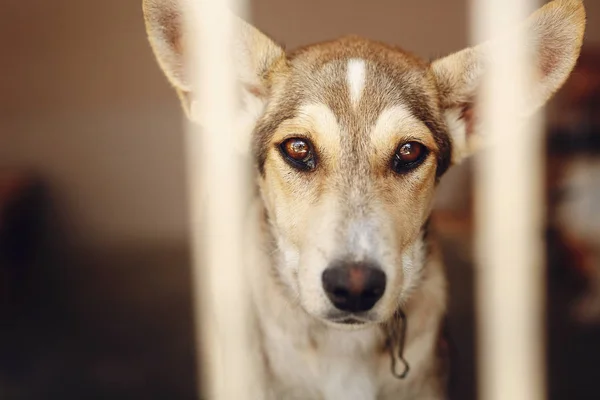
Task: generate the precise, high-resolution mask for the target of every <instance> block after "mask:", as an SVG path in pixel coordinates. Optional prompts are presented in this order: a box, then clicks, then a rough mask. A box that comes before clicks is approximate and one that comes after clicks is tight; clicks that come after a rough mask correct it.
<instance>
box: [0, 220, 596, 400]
mask: <svg viewBox="0 0 600 400" xmlns="http://www.w3.org/2000/svg"><path fill="white" fill-rule="evenodd" d="M457 226H458V228H457ZM440 233H441V236H442V238H443V240H442V244H443V250H444V253H445V256H446V260H447V264H448V266H449V268H448V274H449V278H450V283H451V296H450V298H451V302H450V318H449V328H450V333H451V336H452V343H453V349H454V354H455V356H456V359H455V360H454V366H453V377H454V381H453V385H452V394H453V396H452V398H453V399H457V400H470V399H475V398H476V397H475V394H474V392H475V382H476V381H475V370H476V368H475V357H474V347H475V342H474V340H475V331H474V324H473V307H474V303H473V301H474V300H473V294H472V285H473V274H472V260H471V253H472V252H471V249H472V246H471V242H470V240H471V238H470V234H469V232H468V230H465V228H464V226H461V225H460V224H458V225H454V226H453V225H452V224H449V225H448V226H443V224H442V227H441V230H440ZM555 258H556V260H554V261H555V263H560V262H561V260H560V259H558V257H555ZM188 265H189V258H188V256H187V253H186V250H185V249H160V248H144V249H138V250H136V251H134V250H127V251H114V252H105V251H100V250H95V251H94V250H89V251H87V252H81V253H79V254H78V255H76V256H71V257H69V258H68V259H65V258H61V259H60V260H58V259H56V260H54V261H53V262H52V263H50V264H49V265H43V266H42V267H40V269H39V270H38V271H39V272H40V276H41V277H43V278H41V279H39V281H38V282H36V286H35V288H37V289H36V290H37V292H38V293H40V296H37V297H32V298H28V299H24V301H25V303H23V304H24V305H23V308H22V310H23V311H22V312H24V314H21V315H14V314H13V315H8V316H6V317H5V318H3V320H2V321H0V324H1V328H0V398H1V399H2V400H13V399H14V400H21V399H111V400H119V399H123V400H125V399H127V400H129V399H169V400H176V399H194V398H196V394H195V393H196V391H195V387H196V383H195V371H194V338H193V333H192V328H193V323H192V309H191V303H192V298H191V292H190V288H191V286H190V285H191V279H190V278H191V277H190V270H189V268H188ZM550 271H551V274H550V276H551V279H550V284H549V287H551V289H552V290H551V294H550V296H549V298H550V302H551V310H550V312H549V322H548V326H549V330H548V331H549V344H550V349H551V351H550V353H549V360H548V364H549V371H550V380H549V381H550V388H549V394H550V399H551V400H559V399H560V400H587V399H590V400H591V399H598V398H600V390H599V389H598V388H597V386H596V385H597V384H598V383H599V382H600V363H599V362H598V360H600V329H592V328H586V329H584V328H582V327H578V326H576V325H574V324H573V323H571V322H569V321H568V319H567V304H568V303H569V302H570V300H571V299H572V296H573V292H572V290H571V286H572V285H571V284H570V280H569V279H567V278H566V276H565V274H564V273H563V272H561V271H563V270H562V269H561V268H560V267H559V266H556V265H553V266H552V268H551V269H550ZM508 295H510V293H507V296H508Z"/></svg>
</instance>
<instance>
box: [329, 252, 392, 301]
mask: <svg viewBox="0 0 600 400" xmlns="http://www.w3.org/2000/svg"><path fill="white" fill-rule="evenodd" d="M322 281H323V288H324V289H325V293H326V294H327V297H329V300H331V302H332V303H333V305H334V306H335V307H336V308H338V309H339V310H342V311H348V312H362V311H368V310H370V309H371V308H373V306H374V305H375V303H377V301H378V300H379V299H380V298H381V296H383V292H385V281H386V277H385V274H384V273H383V271H382V270H381V269H380V268H378V267H377V265H374V264H372V263H365V262H356V263H355V262H335V263H334V264H332V265H330V266H329V267H328V268H327V269H326V270H325V271H324V272H323V276H322Z"/></svg>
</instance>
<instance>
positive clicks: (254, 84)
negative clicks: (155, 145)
mask: <svg viewBox="0 0 600 400" xmlns="http://www.w3.org/2000/svg"><path fill="white" fill-rule="evenodd" d="M192 1H201V0H144V1H143V10H144V19H145V21H146V30H147V33H148V38H149V41H150V44H151V47H152V49H153V51H154V54H155V56H156V58H157V59H158V63H159V65H160V67H161V68H162V70H163V72H164V73H165V75H166V76H167V78H168V79H169V81H170V82H171V84H172V85H173V86H174V87H175V89H176V91H177V93H178V95H179V97H180V99H181V103H182V105H183V108H184V110H185V112H186V114H187V116H188V117H190V118H191V119H193V120H194V121H196V122H199V123H202V117H201V116H200V115H198V114H197V113H196V111H197V110H195V107H194V93H193V91H192V84H191V82H190V66H189V59H190V58H191V54H189V51H188V49H189V46H190V39H191V38H190V36H192V34H190V32H193V31H194V27H193V26H189V25H186V26H184V24H185V23H188V24H193V21H189V20H188V18H189V16H190V15H191V11H190V8H191V6H190V2H192ZM228 17H230V18H232V20H233V26H234V31H235V36H234V39H233V46H234V48H233V49H232V52H231V53H232V55H233V58H234V59H233V63H234V64H235V72H236V75H237V78H238V83H239V87H240V89H241V90H243V94H242V98H243V99H244V101H245V103H246V104H247V103H249V102H252V106H253V108H254V110H253V111H254V113H255V114H256V113H257V110H256V108H257V107H256V106H257V105H258V106H261V104H262V105H263V106H264V102H265V101H266V97H267V96H268V93H269V89H270V78H271V72H272V71H273V70H274V69H275V68H276V67H278V66H279V67H282V66H284V65H285V52H284V51H283V49H282V48H281V47H280V46H278V45H277V44H275V43H274V42H273V41H272V40H271V39H269V38H268V37H267V36H265V35H264V34H263V33H261V32H260V31H258V30H257V29H256V28H254V27H253V26H251V25H249V24H248V23H246V22H244V21H243V20H241V19H240V18H238V17H236V16H235V15H233V14H228ZM186 28H187V29H186Z"/></svg>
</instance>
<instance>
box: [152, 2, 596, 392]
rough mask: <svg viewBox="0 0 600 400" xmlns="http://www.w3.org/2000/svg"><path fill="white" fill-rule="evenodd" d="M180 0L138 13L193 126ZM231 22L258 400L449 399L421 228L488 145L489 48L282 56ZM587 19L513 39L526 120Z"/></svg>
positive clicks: (550, 16) (428, 236) (339, 49)
mask: <svg viewBox="0 0 600 400" xmlns="http://www.w3.org/2000/svg"><path fill="white" fill-rule="evenodd" d="M189 1H198V0H144V7H143V9H144V15H145V22H146V28H147V33H148V37H149V41H150V44H151V47H152V49H153V51H154V54H155V56H156V58H157V60H158V63H159V65H160V67H161V68H162V70H163V72H164V73H165V75H166V77H167V78H168V80H169V81H170V82H171V84H172V85H173V87H174V89H175V90H176V92H177V93H178V95H179V98H180V100H181V104H182V107H183V109H184V111H185V113H186V114H187V115H188V117H189V118H190V119H192V120H193V121H195V122H198V123H200V124H201V123H202V116H201V115H200V114H199V113H197V112H196V111H195V110H196V108H197V107H195V95H194V92H193V90H192V89H191V88H192V86H191V84H190V79H189V70H188V69H187V68H186V47H187V46H186V43H187V42H188V41H189V38H188V37H186V32H188V31H187V30H185V29H183V27H182V24H183V22H182V21H183V20H184V16H186V12H187V11H186V10H188V8H187V7H188V6H189ZM186 4H187V5H186ZM232 18H234V19H235V26H236V31H237V35H236V39H235V46H236V51H235V52H234V53H235V54H234V57H235V60H234V61H235V67H236V73H237V76H238V80H239V82H238V83H239V88H240V90H241V96H242V97H243V99H244V109H243V110H242V111H241V112H242V114H241V115H243V118H245V121H251V122H250V126H251V129H249V130H248V132H247V134H248V143H249V149H248V151H249V154H251V155H252V157H253V159H254V161H255V166H256V188H257V196H256V201H255V206H254V208H253V210H254V211H253V212H254V214H253V215H254V218H255V221H257V224H256V225H255V230H256V232H254V235H257V236H258V237H259V242H260V246H257V247H256V248H253V249H251V250H249V254H248V259H249V260H251V262H249V264H251V265H250V266H249V268H251V269H252V273H251V274H249V276H250V277H251V288H252V290H251V292H252V310H253V312H254V313H255V317H256V330H255V333H256V335H257V337H258V338H259V341H258V346H259V347H258V348H257V352H259V353H260V355H261V356H260V357H259V359H260V368H261V376H262V378H263V379H264V382H265V387H266V388H267V391H268V394H267V397H266V398H268V399H292V400H294V399H298V400H299V399H302V400H307V399H324V400H339V399H346V400H352V399H356V400H359V399H360V400H370V399H382V400H387V399H396V400H398V399H419V400H427V399H432V400H439V399H445V398H447V389H446V383H447V362H446V359H445V357H444V354H445V351H444V349H443V345H442V340H441V339H442V328H443V320H444V317H445V313H446V305H447V281H446V277H445V272H444V264H443V262H442V258H441V255H440V251H439V249H438V247H437V245H436V242H435V239H434V235H433V232H431V231H430V229H429V228H430V227H429V224H428V221H429V217H430V215H431V213H432V201H433V197H434V193H435V190H436V187H437V185H438V182H439V181H440V179H441V178H442V176H443V175H444V173H445V172H446V171H447V170H448V169H449V168H450V167H451V166H452V165H455V164H458V163H460V162H461V161H462V160H464V159H465V158H467V157H469V156H470V155H471V154H473V153H474V152H475V151H477V150H478V149H479V148H481V147H482V146H483V145H484V144H485V142H486V140H484V135H483V133H482V132H480V129H479V126H478V124H477V107H476V101H475V98H476V93H477V90H478V87H479V83H480V82H481V79H482V76H483V75H484V74H485V71H486V64H487V59H488V58H487V54H488V51H489V49H490V48H491V47H492V46H494V44H495V43H499V42H498V41H491V42H489V43H484V44H482V45H479V46H475V47H472V48H467V49H465V50H462V51H460V52H458V53H454V54H452V55H449V56H446V57H443V58H440V59H437V60H435V61H433V62H426V61H424V60H421V59H420V58H418V57H416V56H414V55H412V54H410V53H408V52H406V51H404V50H402V49H400V48H397V47H393V46H389V45H387V44H383V43H379V42H376V41H372V40H367V39H363V38H360V37H356V36H347V37H343V38H340V39H337V40H332V41H327V42H323V43H318V44H313V45H309V46H306V47H302V48H299V49H297V50H294V51H290V52H286V51H284V49H283V48H282V47H281V46H279V45H278V44H277V43H276V42H274V41H273V40H271V39H270V38H269V37H267V36H266V35H265V34H263V33H262V32H260V31H259V30H257V29H256V28H254V27H253V26H251V25H250V24H248V23H246V22H244V21H242V20H240V19H238V18H237V17H234V16H232ZM585 20H586V17H585V11H584V7H583V4H582V2H581V1H577V0H555V1H552V2H550V3H548V4H546V5H545V6H544V7H542V8H541V9H540V10H538V11H537V12H535V13H534V14H532V16H531V17H530V18H529V19H528V20H527V21H526V22H525V23H524V25H522V27H521V28H519V29H527V30H528V32H530V33H531V34H532V36H533V38H534V40H533V44H532V46H531V47H532V50H533V51H534V52H535V54H536V56H537V58H536V60H537V63H538V65H537V71H538V72H539V74H538V75H537V78H536V81H535V90H534V91H535V96H532V99H531V101H530V102H529V103H527V105H526V107H527V109H524V110H523V111H524V114H531V113H533V112H535V111H536V110H538V109H539V108H540V107H541V106H542V105H543V104H544V103H545V102H546V101H547V100H548V99H549V98H550V97H551V96H552V95H553V94H554V93H555V92H556V91H557V90H558V89H559V88H560V87H561V86H562V85H563V83H564V82H565V80H566V79H567V78H568V76H569V75H570V73H571V71H572V69H573V67H574V65H575V63H576V61H577V58H578V56H579V53H580V48H581V45H582V41H583V35H584V29H585ZM507 157H510V154H507ZM258 367H259V366H257V368H258ZM249 398H252V399H254V398H255V397H253V396H250V395H249Z"/></svg>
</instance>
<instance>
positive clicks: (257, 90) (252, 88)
mask: <svg viewBox="0 0 600 400" xmlns="http://www.w3.org/2000/svg"><path fill="white" fill-rule="evenodd" d="M244 89H246V90H247V91H248V93H250V94H251V95H253V96H256V97H259V98H265V97H267V94H268V93H267V91H266V90H265V89H264V88H261V87H260V86H258V85H251V84H244Z"/></svg>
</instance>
